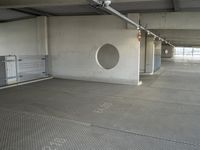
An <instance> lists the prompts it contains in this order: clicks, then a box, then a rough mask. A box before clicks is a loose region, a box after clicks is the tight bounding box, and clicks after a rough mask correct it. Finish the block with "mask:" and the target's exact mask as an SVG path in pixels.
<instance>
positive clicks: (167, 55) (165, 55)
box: [162, 44, 174, 58]
mask: <svg viewBox="0 0 200 150" xmlns="http://www.w3.org/2000/svg"><path fill="white" fill-rule="evenodd" d="M166 50H167V51H168V53H166V52H165V51H166ZM173 55H174V47H172V46H170V45H166V44H163V45H162V58H172V57H173Z"/></svg>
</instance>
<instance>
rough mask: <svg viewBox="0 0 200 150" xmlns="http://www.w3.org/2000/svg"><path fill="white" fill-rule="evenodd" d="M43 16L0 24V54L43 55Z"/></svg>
mask: <svg viewBox="0 0 200 150" xmlns="http://www.w3.org/2000/svg"><path fill="white" fill-rule="evenodd" d="M43 20H44V17H43V19H42V18H34V19H27V20H21V21H13V22H9V23H1V24H0V55H2V56H3V55H45V54H46V49H45V46H44V45H45V43H44V42H40V41H44V40H43V35H42V34H41V33H43V31H42V30H43V29H44V27H42V26H44V22H43Z"/></svg>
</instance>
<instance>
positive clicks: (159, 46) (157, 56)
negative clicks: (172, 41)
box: [154, 41, 162, 72]
mask: <svg viewBox="0 0 200 150" xmlns="http://www.w3.org/2000/svg"><path fill="white" fill-rule="evenodd" d="M161 49H162V42H161V41H155V56H154V57H155V58H154V72H155V71H157V70H159V69H160V67H161Z"/></svg>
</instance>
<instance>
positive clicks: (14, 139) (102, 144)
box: [0, 108, 199, 150]
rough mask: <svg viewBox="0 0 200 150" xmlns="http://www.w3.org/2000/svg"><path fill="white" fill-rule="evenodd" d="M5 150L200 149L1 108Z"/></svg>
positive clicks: (0, 126)
mask: <svg viewBox="0 0 200 150" xmlns="http://www.w3.org/2000/svg"><path fill="white" fill-rule="evenodd" d="M0 135H1V136H0V143H1V144H0V149H2V150H55V149H56V150H198V149H199V147H195V146H194V145H188V144H184V143H177V142H172V141H167V140H161V139H156V138H152V137H146V136H141V135H135V134H130V133H126V132H121V131H115V130H109V129H104V128H101V127H94V126H90V125H89V124H83V123H79V122H74V121H70V120H64V119H59V118H55V117H48V116H42V115H36V114H30V113H26V112H14V111H11V110H8V109H3V108H0Z"/></svg>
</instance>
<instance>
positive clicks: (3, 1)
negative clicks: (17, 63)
mask: <svg viewBox="0 0 200 150" xmlns="http://www.w3.org/2000/svg"><path fill="white" fill-rule="evenodd" d="M89 1H90V0H0V22H7V21H13V20H18V19H24V18H32V17H37V16H63V15H70V16H71V15H97V14H99V15H104V14H106V13H105V12H103V11H102V10H98V9H96V8H95V6H94V5H91V4H90V2H89ZM112 7H113V8H115V9H117V10H118V11H120V12H122V13H152V12H186V11H187V12H194V11H195V12H196V11H199V12H200V0H112ZM174 31H175V30H174ZM174 31H172V30H171V31H170V30H168V31H167V30H155V32H156V33H158V34H160V35H161V36H162V37H165V38H166V39H168V40H169V41H172V43H173V44H175V45H183V44H184V45H191V44H194V45H200V44H199V43H200V36H198V35H200V32H199V31H197V32H196V31H191V32H190V31H189V30H188V31H184V32H182V33H181V30H177V31H176V32H177V35H180V34H181V35H180V36H181V38H179V37H178V36H177V37H176V36H175V35H174ZM195 32H196V33H197V34H198V33H199V34H198V35H197V34H196V33H195ZM187 35H189V36H190V38H186V36H187ZM196 37H198V38H196ZM188 39H190V40H188Z"/></svg>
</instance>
